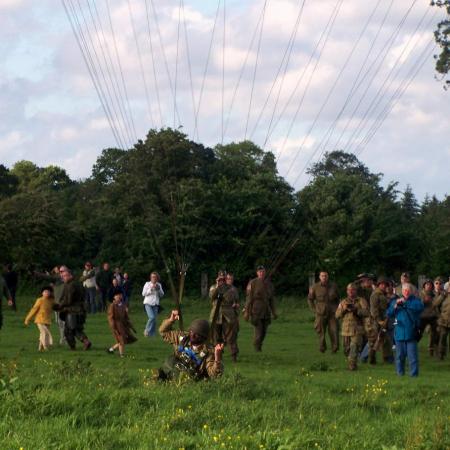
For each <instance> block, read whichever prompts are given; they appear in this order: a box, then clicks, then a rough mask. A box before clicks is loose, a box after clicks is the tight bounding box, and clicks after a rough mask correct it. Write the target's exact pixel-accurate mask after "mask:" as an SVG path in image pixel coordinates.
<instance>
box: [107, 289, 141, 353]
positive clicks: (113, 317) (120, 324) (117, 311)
mask: <svg viewBox="0 0 450 450" xmlns="http://www.w3.org/2000/svg"><path fill="white" fill-rule="evenodd" d="M108 324H109V327H110V328H111V331H112V334H113V336H114V339H115V340H116V343H115V344H114V345H113V346H112V347H110V348H109V349H108V350H107V352H108V353H114V351H115V350H117V349H119V356H120V357H121V358H123V356H124V352H125V345H127V344H132V343H133V342H136V341H137V339H136V337H135V336H134V335H133V331H134V332H135V333H136V330H135V329H134V327H133V325H132V323H131V322H130V318H129V316H128V308H127V305H126V304H125V302H124V301H123V295H122V293H121V292H119V291H117V292H116V293H115V294H114V298H113V302H112V303H111V304H110V305H109V307H108Z"/></svg>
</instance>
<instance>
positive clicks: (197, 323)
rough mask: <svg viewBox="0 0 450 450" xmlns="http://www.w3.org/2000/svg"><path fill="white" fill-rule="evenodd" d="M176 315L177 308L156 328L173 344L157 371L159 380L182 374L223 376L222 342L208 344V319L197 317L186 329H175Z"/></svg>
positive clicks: (175, 377)
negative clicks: (168, 355)
mask: <svg viewBox="0 0 450 450" xmlns="http://www.w3.org/2000/svg"><path fill="white" fill-rule="evenodd" d="M179 318H180V317H179V313H178V311H177V310H174V311H172V312H171V314H170V317H169V318H168V319H166V320H164V321H163V323H162V324H161V326H160V327H159V333H160V334H161V336H162V338H163V340H164V341H165V342H167V343H169V344H172V345H173V349H174V353H173V355H172V356H170V357H169V358H167V359H166V361H165V362H164V366H163V367H162V368H160V369H159V370H158V379H159V380H173V379H177V378H179V377H180V376H183V375H184V376H187V377H188V378H191V379H193V380H201V379H204V378H216V377H219V376H220V375H222V373H223V364H222V352H223V344H216V346H215V347H211V346H209V345H208V344H207V341H208V335H209V323H208V321H207V320H202V319H196V320H194V321H193V322H192V323H191V325H190V327H189V330H188V331H187V332H185V331H174V330H172V327H173V324H174V322H175V321H177V320H179Z"/></svg>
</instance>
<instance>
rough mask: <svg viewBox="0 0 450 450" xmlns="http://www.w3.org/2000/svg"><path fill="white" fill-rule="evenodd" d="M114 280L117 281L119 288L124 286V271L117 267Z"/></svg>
mask: <svg viewBox="0 0 450 450" xmlns="http://www.w3.org/2000/svg"><path fill="white" fill-rule="evenodd" d="M113 275H114V278H115V279H116V280H117V282H118V284H119V286H122V281H123V277H122V271H121V270H120V267H116V268H115V269H114V273H113Z"/></svg>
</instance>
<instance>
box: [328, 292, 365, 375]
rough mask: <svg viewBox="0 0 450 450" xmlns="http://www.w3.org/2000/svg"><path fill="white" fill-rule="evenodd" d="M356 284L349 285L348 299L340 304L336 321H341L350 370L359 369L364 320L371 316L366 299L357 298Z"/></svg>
mask: <svg viewBox="0 0 450 450" xmlns="http://www.w3.org/2000/svg"><path fill="white" fill-rule="evenodd" d="M357 290H358V287H357V285H356V284H355V283H350V284H348V285H347V297H346V298H345V299H343V300H341V302H340V303H339V305H338V307H337V310H336V319H340V320H341V325H342V330H341V334H342V336H343V338H344V355H345V356H347V360H348V368H349V370H356V369H357V364H356V362H357V359H358V354H359V352H360V351H361V348H362V343H363V335H364V318H365V317H368V316H369V305H368V303H367V301H366V299H365V298H363V297H358V296H357Z"/></svg>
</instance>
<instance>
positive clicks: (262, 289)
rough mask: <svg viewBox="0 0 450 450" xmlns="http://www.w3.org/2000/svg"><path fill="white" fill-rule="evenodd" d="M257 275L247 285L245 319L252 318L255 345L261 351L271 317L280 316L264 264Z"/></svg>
mask: <svg viewBox="0 0 450 450" xmlns="http://www.w3.org/2000/svg"><path fill="white" fill-rule="evenodd" d="M256 275H257V276H256V278H253V280H250V281H249V283H248V285H247V299H246V302H245V308H244V319H245V320H247V321H248V320H250V322H251V324H252V325H253V327H254V335H253V346H254V348H255V351H257V352H260V351H261V350H262V343H263V341H264V338H265V337H266V334H267V329H268V328H269V325H270V322H271V319H272V318H273V319H276V318H277V317H278V316H277V313H276V311H275V300H274V289H273V284H272V282H271V281H270V280H269V279H268V278H266V269H265V268H264V266H258V267H257V269H256Z"/></svg>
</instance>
